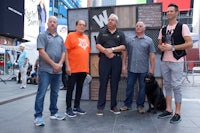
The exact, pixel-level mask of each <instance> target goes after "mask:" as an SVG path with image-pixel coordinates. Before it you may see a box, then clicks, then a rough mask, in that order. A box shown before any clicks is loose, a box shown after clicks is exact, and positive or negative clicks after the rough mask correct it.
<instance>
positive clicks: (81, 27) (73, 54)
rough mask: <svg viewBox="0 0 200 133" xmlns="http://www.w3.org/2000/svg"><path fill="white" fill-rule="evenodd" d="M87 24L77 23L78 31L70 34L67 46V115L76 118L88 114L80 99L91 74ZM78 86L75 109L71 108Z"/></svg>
mask: <svg viewBox="0 0 200 133" xmlns="http://www.w3.org/2000/svg"><path fill="white" fill-rule="evenodd" d="M85 29H86V22H85V21H84V20H78V21H76V31H75V32H71V33H69V34H68V36H67V38H66V41H65V46H66V48H67V54H66V73H67V74H68V82H67V94H66V104H67V108H66V113H65V114H66V115H67V116H68V117H76V113H78V114H82V115H83V114H86V112H85V111H84V110H82V109H81V108H80V99H81V95H82V89H83V83H84V80H85V77H86V76H87V73H89V53H90V41H89V38H88V36H87V35H85V34H84V32H85ZM75 85H76V93H75V101H74V108H73V109H72V107H71V102H72V94H73V90H74V86H75Z"/></svg>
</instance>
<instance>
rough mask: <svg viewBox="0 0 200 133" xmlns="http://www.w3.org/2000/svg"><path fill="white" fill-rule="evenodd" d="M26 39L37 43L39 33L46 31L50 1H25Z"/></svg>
mask: <svg viewBox="0 0 200 133" xmlns="http://www.w3.org/2000/svg"><path fill="white" fill-rule="evenodd" d="M24 2H25V9H24V10H25V15H24V39H26V40H28V41H34V42H35V41H36V38H37V36H38V34H39V32H41V31H44V30H45V29H46V22H47V18H48V17H49V0H25V1H24Z"/></svg>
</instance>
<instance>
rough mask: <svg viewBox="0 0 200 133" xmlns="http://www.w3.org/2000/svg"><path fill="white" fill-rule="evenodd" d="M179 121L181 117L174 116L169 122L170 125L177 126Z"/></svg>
mask: <svg viewBox="0 0 200 133" xmlns="http://www.w3.org/2000/svg"><path fill="white" fill-rule="evenodd" d="M180 121H181V116H180V115H179V114H175V115H174V116H173V117H172V118H171V120H170V123H171V124H177V123H179V122H180Z"/></svg>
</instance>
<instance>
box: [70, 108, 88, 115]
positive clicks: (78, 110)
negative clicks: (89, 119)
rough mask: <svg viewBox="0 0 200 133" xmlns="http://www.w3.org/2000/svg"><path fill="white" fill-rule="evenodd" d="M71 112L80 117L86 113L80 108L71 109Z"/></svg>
mask: <svg viewBox="0 0 200 133" xmlns="http://www.w3.org/2000/svg"><path fill="white" fill-rule="evenodd" d="M73 112H74V113H75V114H77V113H78V114H80V115H85V114H86V112H85V111H84V110H82V109H81V108H80V107H78V108H74V109H73Z"/></svg>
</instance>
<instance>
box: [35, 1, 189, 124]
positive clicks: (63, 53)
mask: <svg viewBox="0 0 200 133" xmlns="http://www.w3.org/2000/svg"><path fill="white" fill-rule="evenodd" d="M178 12H179V11H178V6H177V5H175V4H170V5H169V6H168V10H167V18H168V20H169V24H168V25H167V27H165V28H162V29H161V30H160V34H159V37H158V39H159V45H158V48H159V49H160V51H162V59H161V72H162V77H163V88H164V89H165V90H166V102H167V103H166V105H167V108H166V110H165V111H164V112H162V113H161V114H160V115H159V116H158V118H165V117H172V118H171V120H170V123H178V122H180V121H181V116H180V113H181V112H180V109H181V98H182V94H181V81H182V80H181V79H182V74H183V56H185V55H186V53H185V49H187V48H189V47H192V40H191V37H190V31H189V29H188V27H187V25H185V24H180V23H179V22H178V21H177V18H176V17H177V15H178ZM117 23H118V16H117V15H115V14H111V15H110V16H109V18H108V24H107V26H106V27H105V28H104V29H102V30H100V32H99V35H98V37H97V39H96V48H97V49H98V50H99V81H100V86H99V95H98V102H97V112H96V115H99V116H101V115H104V113H103V110H104V108H105V104H106V91H107V84H108V81H110V90H111V105H110V111H111V112H112V113H114V114H120V111H126V110H129V109H131V107H132V100H133V96H134V85H135V83H136V81H137V80H138V82H139V92H138V97H137V99H136V105H137V110H138V112H139V113H144V112H145V109H144V102H145V82H144V77H145V75H146V74H147V73H152V74H154V69H155V52H156V50H155V45H154V43H153V41H152V39H151V38H150V37H148V36H146V35H145V28H146V27H145V24H144V23H143V22H141V21H139V22H137V23H136V27H135V35H133V36H131V37H129V38H125V35H124V33H123V31H121V30H119V29H117ZM47 25H48V29H47V30H46V31H44V32H41V33H40V34H39V35H38V38H37V49H38V51H39V66H40V67H39V82H38V91H37V94H36V99H35V114H34V117H35V121H34V123H35V125H36V126H44V125H45V122H44V120H43V118H42V112H43V104H44V98H45V93H46V91H47V88H48V86H49V85H50V106H49V110H50V113H51V115H50V119H57V120H64V119H65V116H66V115H67V116H68V117H76V116H77V115H76V114H77V113H78V114H81V115H83V114H86V111H84V110H83V109H82V108H81V107H80V99H81V95H82V88H83V82H84V80H85V77H86V76H87V74H88V73H89V53H90V41H89V38H88V36H87V35H85V34H84V32H85V30H86V22H85V21H84V20H77V21H76V29H75V32H71V33H69V34H68V36H67V38H66V40H65V42H64V41H63V39H62V37H61V36H59V35H58V34H57V32H56V28H57V19H56V17H54V16H51V17H50V18H49V19H48V23H47ZM172 31H173V32H172ZM169 32H170V34H169ZM163 37H165V38H166V41H165V42H163V41H162V38H163ZM127 61H128V62H127ZM64 62H65V69H66V73H67V75H68V82H67V93H66V112H65V115H63V114H60V113H58V108H57V99H58V91H59V87H60V83H61V77H62V76H61V72H62V65H63V63H64ZM149 64H150V65H149ZM121 73H123V74H125V75H127V88H126V99H125V101H124V106H122V107H121V108H120V109H118V108H117V100H116V99H117V91H118V83H119V81H120V76H121ZM75 85H76V92H75V100H74V105H73V108H72V93H73V90H74V87H75ZM172 92H174V97H175V105H176V106H175V107H176V108H175V112H173V111H172Z"/></svg>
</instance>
